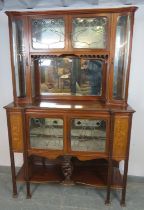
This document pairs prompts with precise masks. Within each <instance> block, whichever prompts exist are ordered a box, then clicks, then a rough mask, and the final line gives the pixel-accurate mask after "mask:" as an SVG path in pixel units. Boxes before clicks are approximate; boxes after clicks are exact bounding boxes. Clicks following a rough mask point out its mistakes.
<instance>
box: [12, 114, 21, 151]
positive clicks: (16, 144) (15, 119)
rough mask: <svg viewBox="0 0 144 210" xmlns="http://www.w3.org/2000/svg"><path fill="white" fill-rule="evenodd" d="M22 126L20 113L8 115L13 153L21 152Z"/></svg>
mask: <svg viewBox="0 0 144 210" xmlns="http://www.w3.org/2000/svg"><path fill="white" fill-rule="evenodd" d="M22 128H23V126H22V114H21V112H11V113H10V130H11V139H12V149H13V151H15V152H22V151H23V129H22Z"/></svg>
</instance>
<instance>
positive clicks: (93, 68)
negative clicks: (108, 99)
mask: <svg viewBox="0 0 144 210" xmlns="http://www.w3.org/2000/svg"><path fill="white" fill-rule="evenodd" d="M38 68H39V77H40V95H49V94H64V95H80V96H83V95H96V96H100V95H102V72H103V61H101V60H99V59H83V58H77V57H72V58H68V57H67V58H60V57H58V58H57V57H54V58H51V57H48V58H41V59H39V61H38Z"/></svg>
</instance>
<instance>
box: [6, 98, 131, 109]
mask: <svg viewBox="0 0 144 210" xmlns="http://www.w3.org/2000/svg"><path fill="white" fill-rule="evenodd" d="M4 108H6V109H29V110H33V111H34V110H43V109H45V110H48V109H51V110H58V109H59V110H62V111H68V110H75V111H85V110H86V111H101V112H102V111H104V112H134V110H133V109H132V108H131V107H130V106H129V105H128V106H127V107H124V106H118V105H117V106H116V105H107V104H105V103H102V102H95V101H58V100H51V101H38V102H35V103H33V104H15V103H10V104H8V105H7V106H5V107H4Z"/></svg>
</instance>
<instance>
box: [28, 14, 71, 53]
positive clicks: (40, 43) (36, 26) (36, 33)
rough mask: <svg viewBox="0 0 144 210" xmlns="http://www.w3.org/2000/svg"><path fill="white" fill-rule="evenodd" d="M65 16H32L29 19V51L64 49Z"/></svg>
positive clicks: (65, 43) (65, 36)
mask: <svg viewBox="0 0 144 210" xmlns="http://www.w3.org/2000/svg"><path fill="white" fill-rule="evenodd" d="M67 24H68V23H67V18H66V16H59V15H57V16H39V17H37V16H33V17H31V18H30V19H29V27H30V44H31V46H30V49H31V52H36V51H38V52H49V51H56V52H58V51H61V50H62V51H65V50H66V48H67Z"/></svg>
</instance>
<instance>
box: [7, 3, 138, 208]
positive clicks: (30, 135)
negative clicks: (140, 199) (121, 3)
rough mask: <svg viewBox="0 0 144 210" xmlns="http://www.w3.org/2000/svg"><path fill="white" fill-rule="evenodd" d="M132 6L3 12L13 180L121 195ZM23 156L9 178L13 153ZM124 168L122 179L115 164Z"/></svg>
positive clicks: (128, 128)
mask: <svg viewBox="0 0 144 210" xmlns="http://www.w3.org/2000/svg"><path fill="white" fill-rule="evenodd" d="M136 9H137V8H136V7H125V8H113V9H110V8H109V9H87V10H70V11H68V10H65V11H35V12H6V14H7V15H8V18H9V32H10V33H9V34H10V50H11V69H12V81H13V95H14V102H12V103H11V104H9V105H7V106H6V107H5V108H6V112H7V121H8V132H9V145H10V157H11V169H12V183H13V195H14V196H16V195H17V181H20V182H25V183H26V189H27V197H28V198H29V197H30V196H31V193H30V183H44V182H45V183H46V182H60V183H63V184H66V185H71V184H77V183H78V184H85V185H90V186H95V187H97V186H98V187H105V188H106V204H109V203H110V192H111V189H112V188H113V189H122V197H121V204H122V205H125V194H126V182H127V170H128V157H129V145H130V133H131V123H132V115H133V113H134V110H133V109H132V108H131V107H130V106H129V105H128V104H127V99H128V83H129V72H130V54H131V48H132V32H133V23H134V12H135V11H136ZM15 152H19V153H23V157H24V161H23V166H22V167H21V168H20V170H19V171H18V173H17V174H16V170H15V161H14V153H15ZM121 161H124V168H123V172H122V170H120V162H121Z"/></svg>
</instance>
